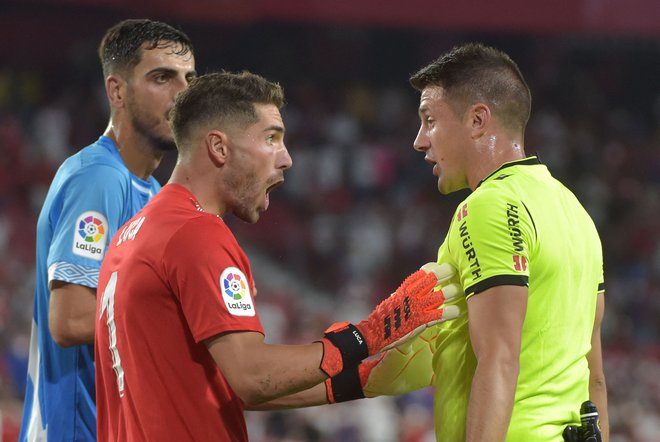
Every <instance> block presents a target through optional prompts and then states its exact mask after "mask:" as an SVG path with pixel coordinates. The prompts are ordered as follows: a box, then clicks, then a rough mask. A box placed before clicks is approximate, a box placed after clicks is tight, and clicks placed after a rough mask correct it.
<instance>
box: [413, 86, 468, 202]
mask: <svg viewBox="0 0 660 442" xmlns="http://www.w3.org/2000/svg"><path fill="white" fill-rule="evenodd" d="M419 118H420V120H421V124H420V127H419V132H418V133H417V137H416V138H415V142H414V144H413V146H414V148H415V150H417V151H419V152H424V153H425V154H426V155H425V156H424V159H425V160H426V162H428V163H429V164H431V165H433V175H435V176H437V177H438V190H439V191H440V193H442V194H448V193H451V192H455V191H457V190H460V189H464V188H466V187H468V182H467V178H466V173H465V159H466V152H467V149H468V145H469V140H470V132H469V130H468V127H467V125H466V122H465V121H463V119H462V118H461V116H460V115H457V114H456V112H455V111H454V109H453V108H452V107H451V106H450V104H449V102H448V101H447V99H446V96H445V90H444V89H443V88H442V87H440V86H428V87H426V88H424V90H423V91H422V94H421V97H420V105H419Z"/></svg>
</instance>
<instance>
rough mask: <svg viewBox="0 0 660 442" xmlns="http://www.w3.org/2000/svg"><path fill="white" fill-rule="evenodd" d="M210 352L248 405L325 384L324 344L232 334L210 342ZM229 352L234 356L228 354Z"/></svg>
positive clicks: (258, 335)
mask: <svg viewBox="0 0 660 442" xmlns="http://www.w3.org/2000/svg"><path fill="white" fill-rule="evenodd" d="M207 345H208V348H209V351H210V352H211V355H212V356H213V358H214V359H215V361H216V363H217V364H218V366H219V367H220V369H221V370H222V372H223V374H224V375H225V377H226V378H227V381H228V382H229V384H230V385H231V387H232V388H233V389H234V391H235V392H236V394H238V395H239V397H240V398H241V399H242V400H243V402H245V404H246V405H247V407H248V408H249V407H252V406H254V405H256V404H263V403H265V402H268V401H271V400H274V399H276V398H279V397H282V396H287V395H291V394H294V393H298V392H301V391H304V390H307V389H309V388H311V387H313V386H315V385H317V384H320V383H322V382H323V381H324V380H325V379H326V378H327V375H326V374H325V373H324V372H323V371H322V370H321V369H320V368H319V365H320V362H321V358H322V356H323V345H322V344H321V343H318V342H317V343H313V344H308V345H295V346H294V345H269V344H265V343H264V342H263V336H262V335H261V334H259V333H252V332H246V333H230V334H227V335H222V336H219V337H216V338H214V339H212V340H211V341H210V342H208V343H207ZM227 355H231V356H230V357H227Z"/></svg>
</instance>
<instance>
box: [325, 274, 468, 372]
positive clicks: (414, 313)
mask: <svg viewBox="0 0 660 442" xmlns="http://www.w3.org/2000/svg"><path fill="white" fill-rule="evenodd" d="M449 267H451V266H449ZM452 269H453V268H452ZM451 276H453V274H452V275H451ZM451 276H450V277H451ZM439 277H441V278H442V281H444V280H446V279H447V275H446V268H445V267H442V266H440V265H439V264H436V263H434V262H433V263H428V264H425V265H424V266H422V268H421V269H420V270H418V271H416V272H415V273H413V274H412V275H410V276H408V278H406V279H405V280H404V281H403V283H402V284H401V286H400V287H399V288H398V289H397V290H396V291H395V292H394V293H392V294H391V295H390V296H389V297H388V298H387V299H385V300H384V301H383V302H381V303H380V304H378V306H377V307H376V308H375V309H374V310H373V311H372V312H371V314H370V315H369V317H367V319H366V320H364V321H361V322H360V323H358V324H357V325H353V324H351V323H348V322H341V323H336V324H333V325H332V326H330V328H328V329H327V330H326V332H325V337H324V338H323V340H321V343H322V344H323V358H322V360H321V369H322V370H323V371H324V372H325V373H326V374H327V375H328V376H330V377H332V376H335V375H337V374H339V373H340V372H341V371H342V370H344V369H345V368H348V367H354V366H357V365H358V364H359V363H360V361H362V360H363V359H365V358H367V357H369V356H371V355H374V354H376V353H380V352H382V351H384V350H387V349H388V348H391V347H394V346H396V345H399V344H400V343H402V342H404V341H406V340H408V339H411V338H413V337H415V336H417V335H418V334H419V333H421V332H422V331H423V330H424V329H425V328H427V327H430V326H432V325H435V324H437V323H439V322H442V321H447V320H449V319H454V318H455V317H457V316H458V313H459V311H458V308H457V307H455V306H448V307H444V308H441V307H443V304H444V302H445V294H444V293H443V291H442V290H438V291H434V288H435V287H436V285H438V283H439V280H438V278H439Z"/></svg>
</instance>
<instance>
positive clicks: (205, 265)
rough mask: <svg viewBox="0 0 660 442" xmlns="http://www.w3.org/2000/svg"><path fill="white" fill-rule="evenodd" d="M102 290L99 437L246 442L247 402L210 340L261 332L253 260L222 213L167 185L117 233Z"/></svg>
mask: <svg viewBox="0 0 660 442" xmlns="http://www.w3.org/2000/svg"><path fill="white" fill-rule="evenodd" d="M98 287H99V289H98V295H97V311H96V318H97V321H98V322H97V325H96V342H95V344H96V345H95V353H96V390H97V391H96V397H97V408H98V413H97V414H98V418H97V430H98V440H99V441H157V440H173V441H174V440H176V441H183V440H215V441H232V442H235V441H247V429H246V425H245V419H244V417H243V404H242V402H241V400H240V399H239V397H238V396H236V394H235V393H234V392H233V391H232V389H231V387H230V386H229V384H228V383H227V381H226V380H225V378H224V376H223V375H222V372H221V371H220V369H219V368H218V366H217V365H216V364H215V361H214V360H213V358H212V357H211V355H210V353H209V352H208V350H207V348H206V346H205V344H204V340H206V339H208V338H210V337H213V336H215V335H218V334H219V333H224V332H232V331H256V332H259V333H263V328H262V326H261V323H260V321H259V316H258V315H257V312H256V310H255V306H254V301H253V298H252V295H253V293H254V282H253V279H252V273H251V271H250V264H249V262H248V259H247V257H246V256H245V253H244V252H243V251H242V250H241V248H240V246H239V245H238V243H237V242H236V239H235V238H234V236H233V235H232V233H231V231H230V230H229V228H228V227H227V226H226V225H225V224H224V222H223V221H222V219H220V218H219V217H217V216H215V215H211V214H208V213H204V212H203V211H201V209H200V208H199V205H198V204H197V202H196V200H195V199H194V197H193V195H192V194H191V193H190V192H189V191H188V190H187V189H185V188H184V187H181V186H178V185H174V184H169V185H167V186H165V187H164V188H163V190H162V191H161V192H160V193H159V194H158V195H157V196H156V197H154V198H153V199H152V201H151V202H150V203H149V204H148V205H147V206H145V208H144V209H143V210H142V211H140V212H139V213H138V214H137V215H136V216H135V217H133V218H132V219H131V220H130V221H129V222H128V223H127V224H125V225H124V226H123V227H122V228H120V229H119V231H118V232H117V234H116V235H115V237H114V238H113V239H112V241H111V245H110V247H109V250H108V253H107V255H106V257H105V260H104V261H103V265H102V267H101V272H100V275H99V286H98Z"/></svg>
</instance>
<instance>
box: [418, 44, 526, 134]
mask: <svg viewBox="0 0 660 442" xmlns="http://www.w3.org/2000/svg"><path fill="white" fill-rule="evenodd" d="M410 84H411V85H412V86H413V87H414V88H415V89H417V90H418V91H422V90H423V89H424V88H426V87H428V86H440V87H442V88H443V89H444V90H445V93H446V94H447V95H446V96H447V98H448V100H449V101H450V102H451V104H452V106H453V109H454V111H455V112H456V113H458V114H462V113H463V112H465V110H466V108H467V107H468V106H469V105H471V104H474V103H476V102H483V103H485V104H487V105H488V106H489V107H490V108H491V109H492V111H493V113H494V114H495V115H496V116H497V117H498V118H499V120H500V121H501V122H502V124H503V125H505V126H506V127H508V128H510V129H515V130H524V129H525V126H526V125H527V121H528V120H529V114H530V110H531V105H532V97H531V93H530V90H529V86H527V83H526V82H525V79H524V78H523V75H522V73H521V72H520V69H519V68H518V65H517V64H516V63H515V62H514V61H513V60H512V59H511V57H509V56H508V55H507V54H505V53H504V52H502V51H500V50H498V49H495V48H492V47H490V46H485V45H483V44H481V43H467V44H464V45H461V46H456V47H454V48H453V49H452V50H451V51H449V52H447V53H445V54H444V55H442V56H440V57H439V58H438V59H436V60H434V61H433V62H431V63H430V64H428V65H427V66H425V67H423V68H422V69H420V70H419V71H418V72H416V73H415V74H413V75H412V76H411V77H410Z"/></svg>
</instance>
